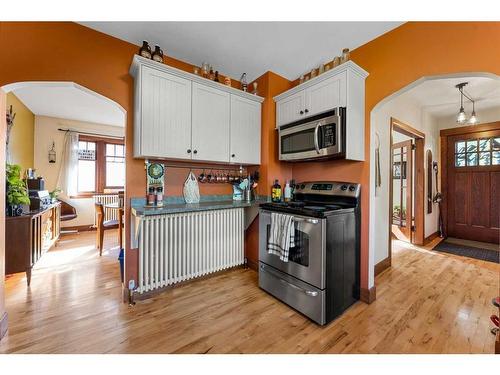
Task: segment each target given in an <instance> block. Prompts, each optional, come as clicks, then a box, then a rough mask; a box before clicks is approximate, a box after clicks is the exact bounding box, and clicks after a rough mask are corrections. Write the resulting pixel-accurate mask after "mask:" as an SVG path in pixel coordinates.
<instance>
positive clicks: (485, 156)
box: [479, 152, 491, 165]
mask: <svg viewBox="0 0 500 375" xmlns="http://www.w3.org/2000/svg"><path fill="white" fill-rule="evenodd" d="M490 159H491V153H489V152H480V153H479V165H490V164H491V160H490Z"/></svg>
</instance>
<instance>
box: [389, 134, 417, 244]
mask: <svg viewBox="0 0 500 375" xmlns="http://www.w3.org/2000/svg"><path fill="white" fill-rule="evenodd" d="M391 177H392V233H393V234H394V236H396V238H398V239H400V240H403V241H407V242H411V233H412V223H413V212H412V202H413V197H412V195H413V181H412V178H413V157H412V141H411V140H408V141H404V142H399V143H395V144H393V145H392V173H391Z"/></svg>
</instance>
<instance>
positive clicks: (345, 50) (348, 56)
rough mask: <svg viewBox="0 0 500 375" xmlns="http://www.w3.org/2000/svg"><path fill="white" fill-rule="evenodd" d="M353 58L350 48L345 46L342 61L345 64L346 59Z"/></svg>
mask: <svg viewBox="0 0 500 375" xmlns="http://www.w3.org/2000/svg"><path fill="white" fill-rule="evenodd" d="M350 58H351V53H350V52H349V48H344V49H343V50H342V57H341V58H340V63H341V64H343V63H345V62H346V61H349V59H350Z"/></svg>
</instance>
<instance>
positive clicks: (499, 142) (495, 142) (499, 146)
mask: <svg viewBox="0 0 500 375" xmlns="http://www.w3.org/2000/svg"><path fill="white" fill-rule="evenodd" d="M491 141H492V145H491V146H492V148H493V150H500V137H497V138H493V139H492V140H491Z"/></svg>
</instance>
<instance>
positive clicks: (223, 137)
mask: <svg viewBox="0 0 500 375" xmlns="http://www.w3.org/2000/svg"><path fill="white" fill-rule="evenodd" d="M192 112H193V122H192V125H193V126H192V130H193V136H192V147H193V156H192V158H193V160H205V161H218V162H229V137H230V133H229V131H230V94H229V93H227V92H224V91H221V90H217V89H214V88H212V87H208V86H204V85H200V84H198V83H193V108H192Z"/></svg>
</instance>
